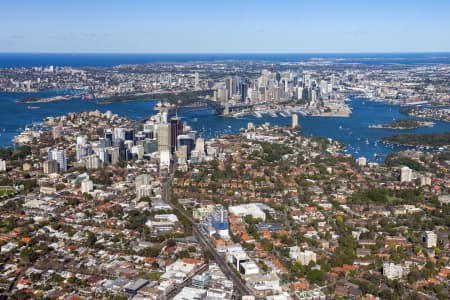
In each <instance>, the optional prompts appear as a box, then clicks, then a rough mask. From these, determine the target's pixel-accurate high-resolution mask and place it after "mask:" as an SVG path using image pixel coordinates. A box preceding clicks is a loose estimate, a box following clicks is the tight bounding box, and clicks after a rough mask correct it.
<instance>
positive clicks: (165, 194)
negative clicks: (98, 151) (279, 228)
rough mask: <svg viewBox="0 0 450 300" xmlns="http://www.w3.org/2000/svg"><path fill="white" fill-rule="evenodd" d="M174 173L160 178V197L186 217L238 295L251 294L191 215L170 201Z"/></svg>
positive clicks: (196, 235)
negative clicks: (231, 282)
mask: <svg viewBox="0 0 450 300" xmlns="http://www.w3.org/2000/svg"><path fill="white" fill-rule="evenodd" d="M171 169H172V170H174V168H173V167H172V168H171ZM173 175H174V171H172V172H171V173H170V174H169V176H168V177H164V180H162V182H161V185H162V191H161V192H162V193H161V194H162V199H163V200H164V201H165V202H166V203H168V204H169V205H170V206H171V207H172V209H174V210H176V211H177V212H179V213H180V214H182V215H183V216H184V217H186V219H188V220H189V222H190V224H191V226H192V234H193V236H195V237H196V238H197V241H198V242H199V244H200V246H202V248H203V249H204V250H207V251H209V252H210V253H211V255H212V257H213V258H214V261H215V262H216V263H217V265H218V266H219V267H220V269H221V270H222V272H223V273H224V274H225V276H226V277H227V278H229V279H231V280H232V281H233V284H234V287H235V290H236V291H237V292H238V294H239V295H241V296H244V295H252V294H253V293H252V291H251V290H250V289H249V288H248V287H247V286H246V285H245V283H244V281H243V280H242V278H241V276H240V275H238V274H237V273H236V272H235V271H234V270H233V269H232V268H231V267H230V266H229V265H228V263H227V262H226V261H225V258H224V257H223V256H222V255H220V254H219V253H218V252H217V250H216V248H215V247H214V245H213V244H212V243H211V241H210V240H209V239H208V238H206V237H205V235H204V234H203V233H202V232H201V230H200V228H199V225H198V224H197V223H196V222H194V220H193V219H192V218H191V216H188V215H187V214H186V212H185V211H184V210H183V209H182V208H180V207H178V206H176V205H174V204H173V203H172V201H171V194H170V193H171V189H170V183H171V182H172V179H173Z"/></svg>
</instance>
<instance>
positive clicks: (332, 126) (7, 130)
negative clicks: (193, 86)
mask: <svg viewBox="0 0 450 300" xmlns="http://www.w3.org/2000/svg"><path fill="white" fill-rule="evenodd" d="M58 94H61V95H63V94H68V91H45V92H39V93H32V94H30V93H0V108H1V110H0V146H3V147H5V146H10V145H11V144H12V142H11V140H12V138H13V137H14V136H15V135H17V134H18V133H19V132H20V130H22V129H23V128H25V127H26V126H30V125H32V124H33V123H35V122H41V121H42V120H43V119H44V118H46V117H48V116H60V115H65V114H67V113H69V112H80V111H91V110H96V109H98V110H100V111H102V112H105V111H107V110H111V111H112V112H113V113H117V114H120V115H122V116H126V117H129V118H131V119H135V120H138V119H142V118H144V117H147V116H149V115H151V114H154V113H155V111H154V110H153V107H154V106H155V104H156V103H157V100H149V101H136V102H123V103H115V104H105V105H100V104H98V103H97V101H83V100H81V99H73V100H68V101H58V102H50V103H35V104H33V105H32V106H33V107H29V106H30V105H29V104H25V103H17V102H16V100H17V99H19V98H23V97H26V96H36V97H50V96H55V95H58ZM349 104H350V105H351V107H352V111H353V113H352V115H351V116H350V117H349V118H338V117H312V116H299V122H300V126H301V128H302V130H303V133H304V134H306V135H314V136H320V137H326V138H331V139H335V140H338V141H340V142H342V143H343V144H345V145H346V150H347V152H348V153H349V154H352V155H353V156H355V157H359V156H364V157H366V158H368V159H369V160H370V161H376V160H378V161H382V159H383V157H384V156H385V155H386V154H388V153H390V152H395V151H399V150H403V149H406V148H405V147H398V146H391V145H385V144H383V143H381V142H379V139H380V138H382V137H385V136H389V135H392V134H397V133H432V132H448V131H450V123H445V122H438V121H435V123H436V125H435V126H434V127H426V128H417V129H412V130H401V131H400V130H392V129H383V128H377V129H374V128H368V126H369V125H371V124H384V123H389V122H392V121H393V120H398V119H402V118H405V117H406V116H405V115H402V114H401V113H400V112H399V106H390V105H387V104H384V103H379V102H370V101H367V99H352V100H351V101H350V103H349ZM30 108H34V109H30ZM180 116H181V117H182V118H183V120H185V122H187V123H188V124H189V125H191V127H192V128H193V129H194V130H197V131H199V132H200V133H201V135H202V136H204V137H206V138H209V137H215V136H219V135H222V134H227V133H236V132H238V131H239V130H240V129H241V128H246V127H247V124H248V122H252V123H254V124H256V125H257V124H262V123H265V122H270V123H271V124H276V125H279V126H285V125H287V124H290V122H291V118H290V117H282V116H280V115H278V116H277V117H273V116H270V115H268V114H264V115H263V116H262V117H257V116H254V115H250V116H245V117H243V118H233V117H222V116H216V115H214V114H213V112H212V111H211V110H208V109H205V110H200V111H195V112H185V113H183V112H182V111H181V112H180ZM377 157H378V158H377Z"/></svg>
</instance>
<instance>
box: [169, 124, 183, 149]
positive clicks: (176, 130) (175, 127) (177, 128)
mask: <svg viewBox="0 0 450 300" xmlns="http://www.w3.org/2000/svg"><path fill="white" fill-rule="evenodd" d="M182 133H183V122H181V119H180V118H179V117H173V118H172V119H170V151H171V152H172V153H174V152H175V150H176V147H177V137H178V136H179V135H180V134H182Z"/></svg>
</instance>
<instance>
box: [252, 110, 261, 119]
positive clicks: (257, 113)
mask: <svg viewBox="0 0 450 300" xmlns="http://www.w3.org/2000/svg"><path fill="white" fill-rule="evenodd" d="M253 114H254V115H255V117H257V118H262V114H261V113H260V112H257V111H255V112H254V113H253Z"/></svg>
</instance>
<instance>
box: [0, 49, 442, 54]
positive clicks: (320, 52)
mask: <svg viewBox="0 0 450 300" xmlns="http://www.w3.org/2000/svg"><path fill="white" fill-rule="evenodd" d="M0 54H147V55H148V54H253V55H254V54H293V55H296V54H298V55H323V54H450V50H444V51H378V52H373V51H361V52H345V51H337V52H328V51H323V52H322V51H317V52H292V51H287V52H277V51H274V52H270V51H264V52H249V51H243V52H235V51H230V52H227V51H224V52H220V51H217V52H213V51H208V52H194V51H186V52H180V51H165V52H156V51H155V52H138V51H117V52H114V51H112V52H102V51H99V52H95V51H92V52H90V51H74V52H68V51H61V52H53V51H48V52H47V51H0Z"/></svg>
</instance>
